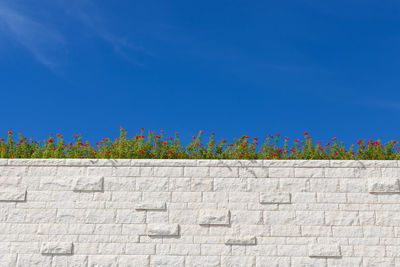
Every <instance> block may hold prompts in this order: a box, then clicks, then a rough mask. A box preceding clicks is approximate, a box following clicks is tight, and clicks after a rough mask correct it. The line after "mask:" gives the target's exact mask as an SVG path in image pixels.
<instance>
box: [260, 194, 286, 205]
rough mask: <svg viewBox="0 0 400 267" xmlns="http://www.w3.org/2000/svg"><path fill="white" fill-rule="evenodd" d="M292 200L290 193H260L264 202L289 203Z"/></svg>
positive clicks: (261, 200)
mask: <svg viewBox="0 0 400 267" xmlns="http://www.w3.org/2000/svg"><path fill="white" fill-rule="evenodd" d="M290 202H291V195H290V193H260V203H262V204H289V203H290Z"/></svg>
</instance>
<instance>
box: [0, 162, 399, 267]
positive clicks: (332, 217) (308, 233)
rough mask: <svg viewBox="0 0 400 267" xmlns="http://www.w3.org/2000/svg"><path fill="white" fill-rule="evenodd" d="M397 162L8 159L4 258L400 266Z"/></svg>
mask: <svg viewBox="0 0 400 267" xmlns="http://www.w3.org/2000/svg"><path fill="white" fill-rule="evenodd" d="M399 167H400V164H399V163H398V162H397V161H306V160H304V161H296V160H291V161H235V160H224V161H217V160H78V159H60V160H53V159H49V160H43V159H36V160H32V159H19V160H14V159H13V160H11V159H10V160H7V159H0V266H199V267H200V266H201V267H206V266H241V267H242V266H257V267H261V266H267V267H271V266H400V205H399V204H400V187H399V178H400V171H399Z"/></svg>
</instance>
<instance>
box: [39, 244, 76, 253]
mask: <svg viewBox="0 0 400 267" xmlns="http://www.w3.org/2000/svg"><path fill="white" fill-rule="evenodd" d="M40 252H41V253H42V254H51V255H66V254H67V255H68V254H72V243H71V242H45V243H43V244H42V247H41V248H40Z"/></svg>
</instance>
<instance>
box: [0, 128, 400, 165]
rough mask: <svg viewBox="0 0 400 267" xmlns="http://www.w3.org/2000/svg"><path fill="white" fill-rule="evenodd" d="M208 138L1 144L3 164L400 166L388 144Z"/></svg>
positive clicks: (10, 139) (77, 138)
mask: <svg viewBox="0 0 400 267" xmlns="http://www.w3.org/2000/svg"><path fill="white" fill-rule="evenodd" d="M202 137H203V132H202V131H200V132H199V134H198V135H197V137H196V136H193V139H192V141H191V142H190V143H189V145H187V146H186V147H184V146H182V144H181V142H180V139H179V137H178V133H176V134H175V136H174V138H172V137H169V138H164V132H163V131H161V133H160V135H156V134H155V132H148V134H147V136H145V134H144V129H143V128H142V129H141V132H140V133H139V134H137V135H136V136H134V137H133V138H131V139H129V138H128V133H127V130H126V129H124V128H122V127H121V130H120V135H119V137H117V138H116V139H115V141H112V140H111V139H109V138H103V139H102V140H101V141H100V142H96V145H95V147H93V146H92V145H91V144H90V143H89V142H88V141H83V140H82V136H81V135H76V136H74V138H73V142H70V143H69V144H65V143H64V138H63V136H62V135H61V134H57V135H56V139H54V137H53V134H50V136H49V138H48V139H47V140H44V141H43V142H37V141H35V140H33V139H30V140H29V141H28V140H27V139H26V138H25V137H23V136H22V134H21V133H19V135H18V142H16V141H14V139H13V134H12V132H11V131H8V136H7V139H6V140H4V138H2V139H0V158H97V159H247V160H251V159H314V160H317V159H333V160H339V159H341V160H351V159H353V160H400V153H399V151H398V150H399V148H398V147H397V146H398V144H399V143H398V142H396V141H389V142H387V143H386V144H381V141H380V140H377V141H373V140H372V139H370V140H369V141H366V140H359V141H358V142H357V149H356V146H355V145H351V146H350V147H349V148H348V149H346V147H345V146H344V144H343V142H338V141H337V140H336V138H333V139H332V142H329V143H327V144H326V145H325V146H321V142H316V143H314V142H313V141H312V138H311V137H309V136H308V133H307V132H305V133H304V140H302V141H300V140H298V139H297V140H294V141H293V142H292V143H293V144H292V145H291V146H289V138H287V137H285V140H284V143H283V146H282V147H280V146H279V145H278V144H279V135H278V134H276V135H275V136H272V135H269V136H268V137H267V138H266V139H265V140H264V143H263V144H261V146H260V147H259V149H257V145H258V139H257V138H254V139H253V140H250V139H249V136H242V137H240V138H237V139H234V142H233V143H228V142H227V141H226V140H220V141H216V140H215V135H214V133H211V136H210V137H209V139H208V141H207V143H206V144H203V143H202Z"/></svg>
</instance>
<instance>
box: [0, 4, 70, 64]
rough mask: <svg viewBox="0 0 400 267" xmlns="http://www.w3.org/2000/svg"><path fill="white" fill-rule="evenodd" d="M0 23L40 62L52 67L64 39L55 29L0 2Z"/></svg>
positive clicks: (61, 48)
mask: <svg viewBox="0 0 400 267" xmlns="http://www.w3.org/2000/svg"><path fill="white" fill-rule="evenodd" d="M0 23H1V24H3V25H4V26H5V27H3V28H4V29H5V32H3V33H4V34H8V35H9V36H11V37H12V38H13V39H14V40H16V41H17V42H18V43H20V44H21V45H23V46H24V47H25V48H26V49H27V50H29V51H30V52H31V53H32V55H33V56H34V57H35V58H36V59H37V60H38V61H39V62H41V63H42V64H44V65H46V66H47V67H49V68H54V67H55V66H56V64H57V57H58V54H59V52H60V51H61V50H63V49H65V48H64V45H65V39H64V37H63V35H62V34H61V33H60V32H58V31H57V30H55V29H53V28H51V27H50V26H48V25H44V24H43V23H40V22H38V21H36V20H34V19H33V18H31V17H29V16H28V15H26V14H23V13H22V12H20V11H17V10H16V9H15V8H12V7H10V6H6V5H5V2H3V3H2V4H0Z"/></svg>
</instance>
